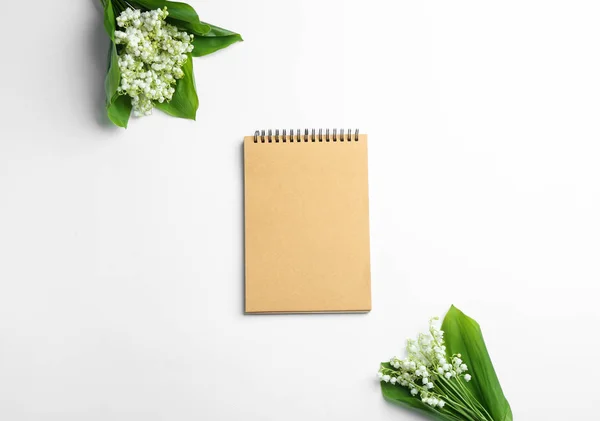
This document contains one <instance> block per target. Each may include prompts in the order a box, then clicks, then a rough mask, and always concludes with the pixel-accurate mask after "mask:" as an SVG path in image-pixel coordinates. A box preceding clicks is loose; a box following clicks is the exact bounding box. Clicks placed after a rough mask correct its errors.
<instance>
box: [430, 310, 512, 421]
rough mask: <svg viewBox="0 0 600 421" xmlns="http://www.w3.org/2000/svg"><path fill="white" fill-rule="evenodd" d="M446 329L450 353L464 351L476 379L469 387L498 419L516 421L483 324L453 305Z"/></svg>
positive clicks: (463, 354) (445, 336) (447, 345)
mask: <svg viewBox="0 0 600 421" xmlns="http://www.w3.org/2000/svg"><path fill="white" fill-rule="evenodd" d="M442 330H443V331H444V332H445V335H444V339H445V341H446V347H447V351H448V353H449V355H454V354H461V359H462V360H463V361H464V362H465V364H467V366H468V367H469V372H470V373H471V376H472V380H471V381H470V382H469V383H467V387H468V388H469V389H470V390H471V391H472V392H473V394H474V396H475V397H476V398H477V400H478V401H479V402H480V403H481V404H482V405H483V407H484V408H485V409H486V410H487V411H488V412H489V414H490V415H491V416H492V418H493V419H494V421H512V419H513V418H512V411H511V409H510V405H509V404H508V401H507V400H506V397H505V396H504V393H503V392H502V388H501V387H500V382H499V380H498V376H497V375H496V371H495V370H494V366H493V365H492V360H491V359H490V356H489V354H488V351H487V348H486V346H485V342H484V340H483V335H482V333H481V328H480V327H479V324H478V323H477V322H476V321H475V320H473V319H471V318H470V317H468V316H466V315H465V314H464V313H463V312H462V311H460V310H459V309H457V308H456V307H454V306H452V307H450V310H449V311H448V313H447V314H446V317H445V318H444V322H443V323H442Z"/></svg>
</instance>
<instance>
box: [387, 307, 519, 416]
mask: <svg viewBox="0 0 600 421" xmlns="http://www.w3.org/2000/svg"><path fill="white" fill-rule="evenodd" d="M406 348H407V350H406V351H407V356H406V358H398V357H393V358H392V359H390V360H389V362H385V363H381V366H380V369H379V372H378V373H377V375H378V377H379V379H380V380H381V389H382V392H383V396H384V397H385V398H386V399H388V400H390V401H393V402H395V403H398V404H400V405H403V406H406V407H409V408H413V409H416V410H418V411H421V412H423V413H424V414H425V415H427V416H429V417H430V418H432V419H435V420H447V421H512V419H513V416H512V411H511V409H510V405H509V404H508V401H507V400H506V398H505V397H504V393H503V392H502V388H501V387H500V382H499V381H498V377H497V376H496V372H495V371H494V366H493V365H492V361H491V359H490V356H489V354H488V352H487V348H486V346H485V342H484V341H483V336H482V334H481V329H480V328H479V325H478V324H477V322H476V321H475V320H473V319H471V318H470V317H467V316H466V315H465V314H463V313H462V312H461V311H460V310H458V309H457V308H456V307H454V306H452V308H450V310H449V311H448V313H447V314H446V317H445V318H444V322H443V323H442V324H441V326H440V323H439V320H438V319H437V318H433V319H431V320H430V322H429V331H428V332H427V333H421V334H420V335H419V336H418V338H417V339H409V340H408V341H407V346H406Z"/></svg>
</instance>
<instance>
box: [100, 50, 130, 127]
mask: <svg viewBox="0 0 600 421" xmlns="http://www.w3.org/2000/svg"><path fill="white" fill-rule="evenodd" d="M118 60H119V57H118V55H117V46H116V45H115V44H114V43H111V48H110V56H109V59H108V71H107V72H106V79H105V81H104V89H105V92H106V113H107V115H108V118H109V119H110V121H112V122H113V123H114V124H116V125H117V126H119V127H127V123H128V121H129V116H130V115H131V98H130V97H129V96H123V95H119V93H118V92H117V90H118V88H119V84H120V83H121V71H120V70H119V64H118Z"/></svg>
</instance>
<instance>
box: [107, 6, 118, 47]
mask: <svg viewBox="0 0 600 421" xmlns="http://www.w3.org/2000/svg"><path fill="white" fill-rule="evenodd" d="M104 29H106V33H108V36H109V37H110V39H111V40H113V41H114V39H115V29H116V26H115V11H114V10H113V8H112V2H111V0H105V1H104Z"/></svg>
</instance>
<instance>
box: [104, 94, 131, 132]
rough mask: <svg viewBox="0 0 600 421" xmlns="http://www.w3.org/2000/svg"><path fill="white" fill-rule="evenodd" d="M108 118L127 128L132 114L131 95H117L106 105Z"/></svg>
mask: <svg viewBox="0 0 600 421" xmlns="http://www.w3.org/2000/svg"><path fill="white" fill-rule="evenodd" d="M106 111H107V114H108V118H109V119H110V121H112V122H113V123H114V124H115V125H117V126H119V127H123V128H127V123H128V122H129V116H130V115H131V97H129V96H128V95H117V96H116V98H115V99H114V101H112V102H111V103H110V104H108V106H107V107H106Z"/></svg>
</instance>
